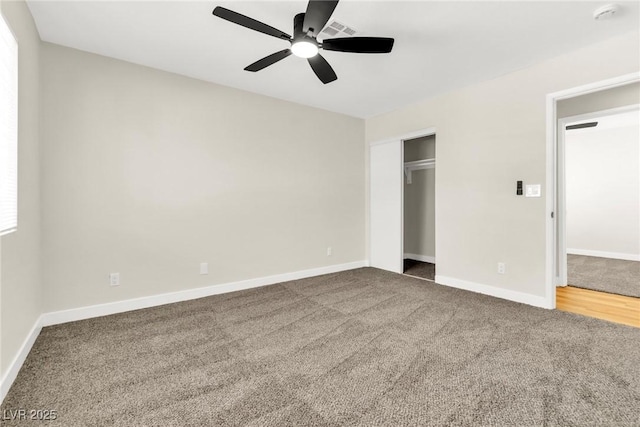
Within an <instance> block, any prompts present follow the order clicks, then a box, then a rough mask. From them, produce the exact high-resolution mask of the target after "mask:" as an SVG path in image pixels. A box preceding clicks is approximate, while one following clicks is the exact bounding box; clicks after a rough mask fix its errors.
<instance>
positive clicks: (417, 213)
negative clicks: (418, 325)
mask: <svg viewBox="0 0 640 427" xmlns="http://www.w3.org/2000/svg"><path fill="white" fill-rule="evenodd" d="M435 168H436V136H435V135H430V136H426V137H422V138H416V139H408V140H405V141H404V185H403V188H404V205H403V208H404V209H403V210H404V213H403V220H404V221H403V223H404V230H403V233H404V239H403V241H404V251H403V253H404V255H403V257H404V261H403V273H404V274H406V275H409V276H413V277H418V278H420V279H426V280H430V281H434V280H435V267H436V266H435V263H436V252H435V251H436V237H435V232H436V219H435V213H436V210H435V203H436V198H435V190H436V182H435V179H436V174H435Z"/></svg>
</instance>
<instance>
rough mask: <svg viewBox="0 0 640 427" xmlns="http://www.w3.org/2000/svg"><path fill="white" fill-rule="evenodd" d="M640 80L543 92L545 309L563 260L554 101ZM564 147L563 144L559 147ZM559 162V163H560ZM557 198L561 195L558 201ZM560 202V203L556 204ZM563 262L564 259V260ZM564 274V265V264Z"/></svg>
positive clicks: (634, 76) (552, 303)
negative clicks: (544, 125) (544, 126)
mask: <svg viewBox="0 0 640 427" xmlns="http://www.w3.org/2000/svg"><path fill="white" fill-rule="evenodd" d="M639 81H640V72H636V73H631V74H625V75H623V76H619V77H614V78H611V79H607V80H601V81H598V82H594V83H589V84H586V85H583V86H578V87H575V88H571V89H566V90H562V91H559V92H554V93H550V94H547V97H546V107H547V113H546V116H547V117H546V124H547V149H546V164H547V171H546V182H547V188H548V190H547V197H546V217H547V221H546V227H545V228H546V260H545V277H546V280H545V299H546V305H547V307H548V308H555V307H556V283H557V279H556V270H557V267H558V266H557V265H556V260H557V259H558V255H560V256H562V257H563V258H564V259H565V260H566V246H565V242H564V239H562V240H561V241H558V239H559V238H560V237H559V233H560V227H561V226H562V227H563V228H562V230H561V232H563V233H564V227H565V224H564V218H562V222H558V221H557V218H558V216H559V215H558V213H559V212H560V213H561V216H563V217H564V215H563V214H562V211H560V209H559V208H562V209H564V203H565V201H564V187H563V188H562V189H560V188H559V185H560V184H562V185H564V180H563V179H562V180H561V178H560V177H559V173H560V172H562V173H564V157H563V154H564V153H563V152H560V151H559V150H560V148H561V147H559V143H558V119H557V102H558V101H561V100H563V99H568V98H574V97H576V96H580V95H586V94H589V93H593V92H599V91H602V90H606V89H612V88H615V87H619V86H624V85H627V84H632V83H636V82H639ZM562 148H564V146H562ZM560 161H562V165H560V163H559V162H560ZM559 197H563V199H562V201H561V202H559ZM560 204H561V205H562V206H560ZM559 243H560V244H562V245H563V246H565V247H564V249H563V250H564V253H560V252H559V250H558V249H557V245H558V244H559ZM565 262H566V261H565ZM565 274H566V265H565Z"/></svg>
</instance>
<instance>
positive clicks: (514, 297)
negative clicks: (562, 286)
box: [435, 275, 554, 309]
mask: <svg viewBox="0 0 640 427" xmlns="http://www.w3.org/2000/svg"><path fill="white" fill-rule="evenodd" d="M435 281H436V283H438V284H441V285H446V286H451V287H453V288H458V289H464V290H466V291H471V292H477V293H479V294H485V295H490V296H492V297H496V298H502V299H506V300H509V301H514V302H519V303H522V304H527V305H532V306H534V307H541V308H547V309H552V308H554V307H553V306H552V304H551V303H550V302H549V301H548V300H547V299H546V298H544V297H539V296H536V295H531V294H526V293H523V292H517V291H512V290H509V289H504V288H497V287H495V286H489V285H483V284H481V283H475V282H468V281H466V280H460V279H455V278H453V277H446V276H439V275H436V277H435Z"/></svg>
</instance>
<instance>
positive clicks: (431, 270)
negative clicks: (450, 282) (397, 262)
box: [404, 259, 436, 280]
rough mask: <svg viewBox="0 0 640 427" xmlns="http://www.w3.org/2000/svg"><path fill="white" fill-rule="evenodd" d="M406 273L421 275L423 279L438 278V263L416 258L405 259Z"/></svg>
mask: <svg viewBox="0 0 640 427" xmlns="http://www.w3.org/2000/svg"><path fill="white" fill-rule="evenodd" d="M404 274H408V275H410V276H415V277H421V278H423V279H428V280H435V279H436V265H435V264H432V263H430V262H422V261H416V260H414V259H405V260H404Z"/></svg>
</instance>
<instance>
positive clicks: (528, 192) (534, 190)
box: [524, 184, 541, 197]
mask: <svg viewBox="0 0 640 427" xmlns="http://www.w3.org/2000/svg"><path fill="white" fill-rule="evenodd" d="M540 187H541V186H540V184H532V185H527V186H525V193H524V196H525V197H540V192H541V190H540Z"/></svg>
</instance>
